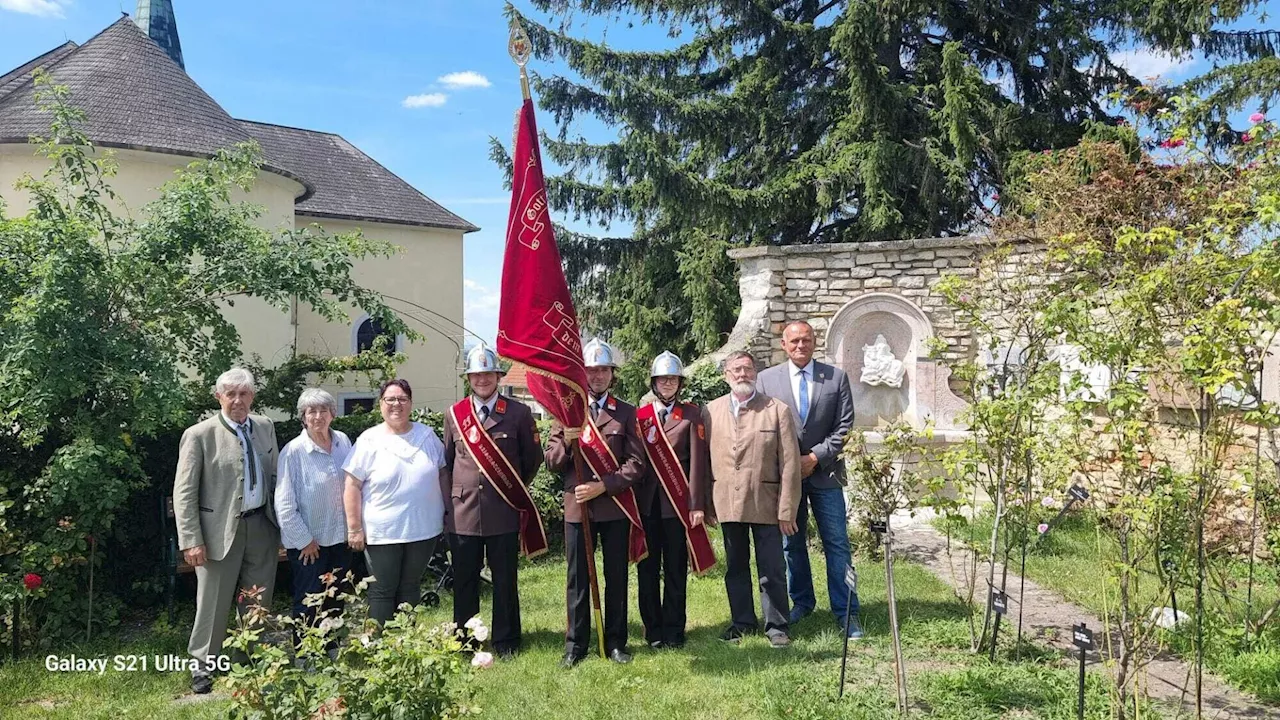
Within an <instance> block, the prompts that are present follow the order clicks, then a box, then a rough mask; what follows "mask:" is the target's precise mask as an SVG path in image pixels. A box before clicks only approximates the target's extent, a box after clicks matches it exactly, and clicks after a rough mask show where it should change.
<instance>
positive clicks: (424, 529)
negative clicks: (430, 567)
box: [343, 423, 444, 545]
mask: <svg viewBox="0 0 1280 720" xmlns="http://www.w3.org/2000/svg"><path fill="white" fill-rule="evenodd" d="M443 466H444V444H443V443H441V442H440V438H438V437H436V433H435V431H434V430H432V429H431V428H429V427H427V426H426V425H423V424H421V423H413V426H412V428H411V429H410V430H409V432H407V433H405V434H404V435H397V434H395V433H393V432H391V431H390V430H388V429H387V427H386V426H385V425H382V426H379V427H375V428H371V429H369V430H367V431H365V433H364V434H363V435H361V436H360V439H359V440H356V444H355V448H354V449H352V451H351V454H350V455H349V456H348V457H347V462H346V463H345V464H344V465H343V469H344V470H346V471H347V472H349V473H351V475H353V476H354V477H355V478H356V479H357V480H359V481H360V482H361V486H360V493H361V496H362V498H363V510H364V536H365V542H367V543H370V544H373V545H383V544H388V543H408V542H417V541H419V540H428V539H430V538H433V537H437V536H438V535H440V534H441V533H443V532H444V498H443V497H442V496H441V494H440V468H441V467H443Z"/></svg>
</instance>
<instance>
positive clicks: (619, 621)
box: [564, 520, 631, 655]
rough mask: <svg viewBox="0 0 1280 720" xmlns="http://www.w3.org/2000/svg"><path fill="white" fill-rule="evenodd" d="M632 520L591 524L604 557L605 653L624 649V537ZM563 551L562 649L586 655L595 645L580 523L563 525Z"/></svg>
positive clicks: (625, 556) (625, 619)
mask: <svg viewBox="0 0 1280 720" xmlns="http://www.w3.org/2000/svg"><path fill="white" fill-rule="evenodd" d="M630 530H631V523H629V522H627V521H626V520H608V521H605V522H593V523H591V534H592V535H593V538H592V539H593V540H594V541H595V546H596V547H597V548H599V549H600V553H601V555H603V557H604V563H603V565H604V567H603V568H598V569H600V570H601V574H602V575H604V578H603V580H604V588H603V595H604V597H603V598H602V604H603V607H602V608H601V609H602V610H603V612H604V644H605V649H606V650H607V651H608V652H613V651H614V650H626V649H627V575H628V574H629V573H630V571H629V570H628V569H627V540H628V537H629V534H630ZM564 551H565V555H566V559H567V560H568V561H569V578H568V583H567V587H566V591H565V604H566V606H567V608H568V621H569V622H568V625H569V627H568V630H567V631H566V632H565V639H564V649H565V652H568V653H573V654H574V655H587V654H588V653H589V652H590V651H591V649H592V647H593V646H594V645H595V643H596V641H595V638H594V637H593V636H592V634H591V585H590V581H589V580H588V579H587V549H586V538H585V537H584V536H583V533H582V524H581V523H571V522H566V523H565V524H564Z"/></svg>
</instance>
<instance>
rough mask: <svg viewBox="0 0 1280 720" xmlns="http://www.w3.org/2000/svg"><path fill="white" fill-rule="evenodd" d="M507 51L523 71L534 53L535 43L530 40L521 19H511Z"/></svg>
mask: <svg viewBox="0 0 1280 720" xmlns="http://www.w3.org/2000/svg"><path fill="white" fill-rule="evenodd" d="M507 52H509V53H511V59H512V60H514V61H515V63H516V65H519V66H520V70H521V72H523V71H524V66H525V65H527V64H529V56H530V55H531V54H532V53H533V43H531V42H529V35H528V34H527V33H526V32H525V31H524V26H523V25H521V24H520V21H519V20H512V21H511V39H510V40H508V41H507Z"/></svg>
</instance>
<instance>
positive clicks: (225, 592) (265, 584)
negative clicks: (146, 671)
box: [173, 368, 280, 693]
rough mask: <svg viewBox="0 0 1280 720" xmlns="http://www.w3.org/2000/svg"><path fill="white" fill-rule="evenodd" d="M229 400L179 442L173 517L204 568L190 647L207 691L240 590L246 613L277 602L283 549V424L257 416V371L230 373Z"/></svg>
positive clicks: (188, 550) (197, 687)
mask: <svg viewBox="0 0 1280 720" xmlns="http://www.w3.org/2000/svg"><path fill="white" fill-rule="evenodd" d="M214 396H215V397H217V399H218V404H219V406H221V409H220V411H219V412H217V413H215V414H214V415H213V416H212V417H210V418H208V419H207V420H203V421H201V422H198V423H196V424H195V425H192V426H191V427H189V428H187V430H186V432H184V433H183V434H182V442H181V443H180V444H179V445H178V470H177V473H176V475H175V476H174V480H173V515H174V520H175V522H176V523H177V526H178V548H179V549H180V550H182V555H183V558H184V559H185V560H186V561H187V563H188V564H189V565H191V566H192V567H194V568H195V571H196V617H195V622H194V623H193V625H192V627H191V641H190V642H189V643H188V644H187V652H189V653H190V654H191V655H192V656H193V657H194V658H196V659H197V660H199V661H200V662H201V663H203V667H202V668H200V669H196V670H193V671H192V673H191V689H192V690H193V691H195V692H197V693H207V692H209V691H210V690H211V689H212V687H213V680H212V671H213V670H214V669H223V668H225V667H226V665H225V664H223V663H224V662H225V661H220V660H219V658H220V656H221V655H222V641H223V639H225V637H226V634H227V615H228V613H229V612H230V611H231V602H232V600H233V599H237V594H238V593H237V591H238V590H239V591H243V590H248V589H250V588H254V587H256V588H259V589H260V590H261V593H260V594H258V595H257V596H256V598H255V596H254V595H253V594H252V593H250V594H245V593H243V592H241V593H239V597H238V600H237V606H238V609H239V611H240V612H241V613H243V612H245V611H246V610H248V609H249V607H251V606H252V605H254V604H257V603H259V602H260V603H261V604H262V605H263V606H265V607H270V606H271V593H272V591H273V590H274V586H275V578H276V563H277V559H278V553H279V550H280V530H279V528H278V527H277V524H276V515H275V503H274V498H273V496H274V495H275V481H276V458H277V456H278V455H279V450H278V448H277V446H276V430H275V426H274V425H272V424H271V420H269V419H268V418H266V417H263V416H261V415H251V414H249V409H250V408H251V407H252V406H253V396H254V384H253V375H252V374H251V373H250V372H249V371H248V370H244V369H242V368H233V369H231V370H228V371H227V372H225V373H223V374H222V375H221V376H220V377H219V378H218V382H217V385H216V386H215V388H214Z"/></svg>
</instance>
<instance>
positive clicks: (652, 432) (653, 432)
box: [644, 425, 658, 445]
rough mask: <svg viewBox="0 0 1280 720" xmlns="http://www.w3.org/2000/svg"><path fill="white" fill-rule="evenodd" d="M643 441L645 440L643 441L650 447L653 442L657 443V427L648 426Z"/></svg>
mask: <svg viewBox="0 0 1280 720" xmlns="http://www.w3.org/2000/svg"><path fill="white" fill-rule="evenodd" d="M644 439H645V441H647V442H648V443H649V444H650V445H652V444H654V443H655V442H657V441H658V426H657V425H650V426H649V432H648V433H646V434H645V436H644Z"/></svg>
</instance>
